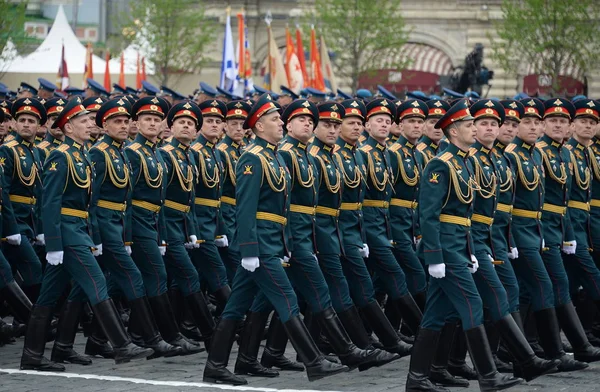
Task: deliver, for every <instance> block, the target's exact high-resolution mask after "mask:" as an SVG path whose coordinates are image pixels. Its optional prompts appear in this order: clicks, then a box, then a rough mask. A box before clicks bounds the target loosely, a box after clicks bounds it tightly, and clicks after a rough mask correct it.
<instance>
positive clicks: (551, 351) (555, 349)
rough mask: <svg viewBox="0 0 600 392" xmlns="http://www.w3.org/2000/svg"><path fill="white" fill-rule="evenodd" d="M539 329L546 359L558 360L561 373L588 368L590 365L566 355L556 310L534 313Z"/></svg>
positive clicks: (543, 310) (550, 309)
mask: <svg viewBox="0 0 600 392" xmlns="http://www.w3.org/2000/svg"><path fill="white" fill-rule="evenodd" d="M533 316H534V317H535V320H536V325H537V328H538V337H539V341H540V344H541V346H542V347H543V349H544V353H545V356H546V359H558V360H560V364H559V365H558V371H559V372H573V371H575V370H581V369H585V368H587V367H588V366H589V365H588V364H587V363H585V362H580V361H578V360H576V359H572V358H571V357H570V356H569V355H566V354H565V352H564V350H563V347H562V341H561V339H560V329H559V328H558V319H557V317H556V310H555V309H554V308H549V309H542V310H538V311H537V312H534V313H533Z"/></svg>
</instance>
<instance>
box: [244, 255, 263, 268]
mask: <svg viewBox="0 0 600 392" xmlns="http://www.w3.org/2000/svg"><path fill="white" fill-rule="evenodd" d="M259 265H260V261H259V260H258V257H243V258H242V267H243V268H244V269H245V270H247V271H250V272H254V270H255V269H257V268H258V266H259Z"/></svg>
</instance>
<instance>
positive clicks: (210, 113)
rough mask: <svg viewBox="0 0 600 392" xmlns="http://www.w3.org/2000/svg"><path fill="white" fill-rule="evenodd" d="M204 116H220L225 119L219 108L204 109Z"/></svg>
mask: <svg viewBox="0 0 600 392" xmlns="http://www.w3.org/2000/svg"><path fill="white" fill-rule="evenodd" d="M202 114H203V115H204V116H219V117H223V113H222V112H221V111H220V110H219V108H214V107H213V108H204V109H202Z"/></svg>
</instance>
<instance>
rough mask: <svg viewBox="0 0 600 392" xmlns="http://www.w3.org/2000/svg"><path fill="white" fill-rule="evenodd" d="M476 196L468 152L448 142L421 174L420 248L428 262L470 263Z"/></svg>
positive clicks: (428, 263)
mask: <svg viewBox="0 0 600 392" xmlns="http://www.w3.org/2000/svg"><path fill="white" fill-rule="evenodd" d="M474 198H475V186H474V177H473V167H472V166H471V162H469V160H468V153H467V152H465V151H462V150H460V149H459V148H458V147H457V146H456V145H454V144H449V145H448V147H447V148H446V151H444V153H443V154H441V155H439V156H436V157H434V158H433V159H432V160H430V161H429V163H428V164H427V166H425V169H424V170H423V176H422V178H421V184H420V191H419V223H420V225H421V230H422V232H423V239H422V241H421V243H420V246H419V249H418V250H419V253H420V256H421V258H422V259H423V260H424V261H425V264H426V265H432V264H441V263H445V264H450V263H452V264H455V265H456V264H459V265H461V264H465V263H466V264H468V263H470V261H471V254H473V249H474V246H473V240H472V237H471V230H470V229H471V228H470V225H469V223H470V220H469V219H470V218H471V213H472V207H473V200H474ZM442 247H443V252H442ZM444 253H445V254H446V255H449V257H446V258H445V257H444Z"/></svg>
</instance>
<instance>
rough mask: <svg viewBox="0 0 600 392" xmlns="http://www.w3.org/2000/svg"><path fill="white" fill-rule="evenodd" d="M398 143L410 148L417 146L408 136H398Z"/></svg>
mask: <svg viewBox="0 0 600 392" xmlns="http://www.w3.org/2000/svg"><path fill="white" fill-rule="evenodd" d="M398 143H400V144H402V145H403V146H404V147H407V148H410V149H411V150H412V149H414V148H415V145H414V144H412V143H411V142H409V141H408V139H407V138H405V137H404V136H402V135H400V137H399V138H398Z"/></svg>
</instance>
